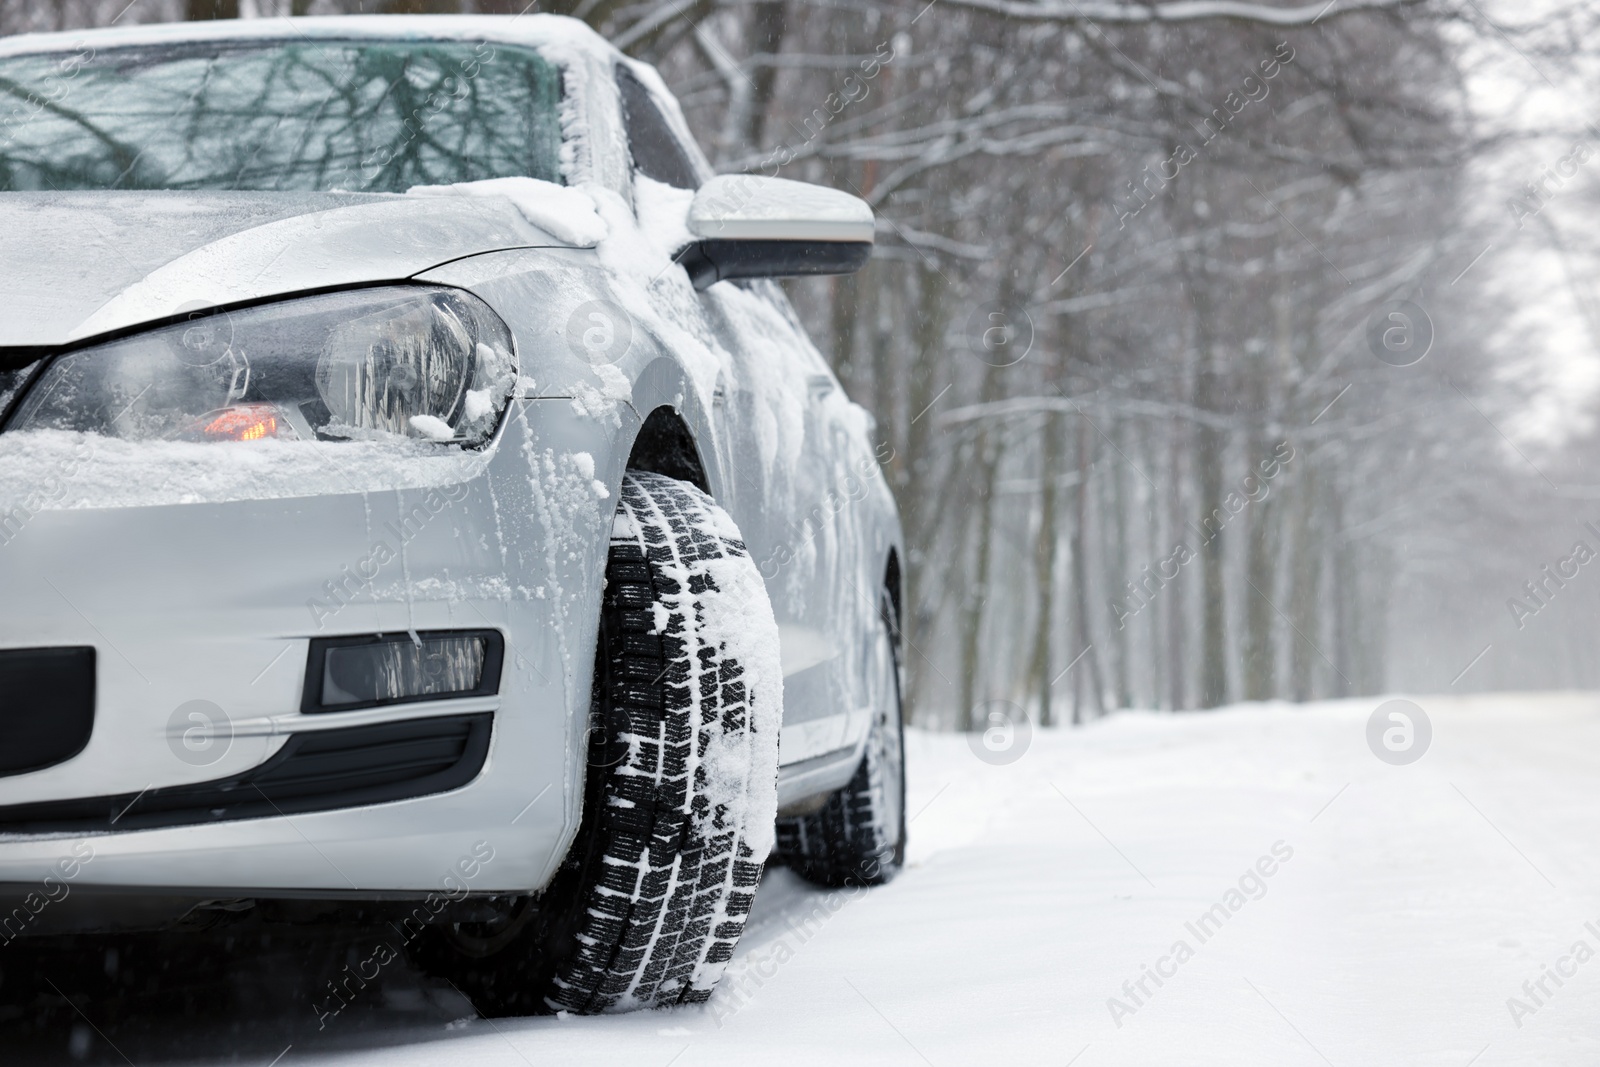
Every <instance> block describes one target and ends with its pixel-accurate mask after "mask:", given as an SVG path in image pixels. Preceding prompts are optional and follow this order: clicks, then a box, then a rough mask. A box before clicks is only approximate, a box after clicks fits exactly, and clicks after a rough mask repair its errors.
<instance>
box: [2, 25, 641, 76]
mask: <svg viewBox="0 0 1600 1067" xmlns="http://www.w3.org/2000/svg"><path fill="white" fill-rule="evenodd" d="M296 38H301V39H305V40H312V41H316V40H346V41H348V40H400V41H450V40H463V41H490V42H494V43H502V44H513V45H525V46H530V47H535V48H538V49H539V50H540V51H541V52H549V53H553V54H552V55H551V57H550V58H552V59H555V58H557V55H556V54H554V53H559V52H562V51H566V52H569V53H570V52H581V53H586V54H588V55H589V56H591V57H594V58H601V59H604V60H607V61H610V62H615V61H616V60H618V59H621V58H623V56H622V53H620V52H618V51H617V50H616V49H615V48H613V47H612V46H611V44H610V42H608V41H607V40H606V39H605V38H604V37H602V36H600V35H599V34H598V33H596V32H595V31H594V30H592V29H590V28H589V26H588V25H587V24H586V23H584V22H582V21H580V20H578V19H574V18H568V17H567V16H565V15H544V14H526V15H331V16H314V17H306V18H287V17H282V18H253V19H250V18H247V19H215V20H207V21H203V22H154V23H138V24H134V25H129V26H114V27H109V28H103V29H86V30H64V31H58V32H53V33H22V34H16V35H14V36H10V37H4V38H0V56H14V55H28V54H33V53H39V52H75V51H78V50H80V49H82V48H85V47H87V48H92V49H95V50H99V49H102V48H120V47H128V46H135V45H150V44H176V43H181V42H185V41H250V40H261V41H279V40H294V39H296ZM632 65H633V64H632V63H630V66H632Z"/></svg>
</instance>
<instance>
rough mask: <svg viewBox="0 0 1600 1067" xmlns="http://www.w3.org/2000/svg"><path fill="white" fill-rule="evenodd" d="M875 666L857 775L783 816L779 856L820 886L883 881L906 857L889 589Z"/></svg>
mask: <svg viewBox="0 0 1600 1067" xmlns="http://www.w3.org/2000/svg"><path fill="white" fill-rule="evenodd" d="M868 671H869V677H870V681H871V694H870V695H871V699H872V711H873V720H872V727H871V732H870V733H869V734H868V736H867V747H866V752H864V753H863V754H862V756H861V764H860V766H859V767H857V768H856V773H855V777H854V778H852V779H851V780H850V783H849V784H848V785H846V786H845V787H844V788H843V789H841V790H839V791H838V792H837V793H834V794H832V795H831V796H829V797H828V799H827V802H826V803H825V804H824V805H823V806H822V808H821V809H820V810H818V811H815V812H812V813H810V814H806V815H795V816H790V817H787V818H783V819H780V820H778V855H779V856H780V857H781V858H782V860H783V862H784V863H786V864H788V865H789V867H791V868H793V870H794V871H795V873H797V874H799V875H800V877H802V878H804V879H806V880H807V881H809V882H815V883H816V884H818V885H825V886H849V885H881V884H883V883H884V882H887V881H888V880H889V879H890V878H893V877H894V876H895V874H896V873H898V872H899V870H900V868H901V866H902V865H903V864H904V863H905V851H906V776H905V768H906V756H905V753H906V748H905V729H904V727H903V725H902V718H903V704H902V698H901V691H900V625H899V617H898V615H897V613H896V612H895V607H894V601H893V599H892V598H891V597H890V596H889V592H888V590H883V591H882V593H881V594H880V596H879V609H878V627H877V630H876V632H875V633H874V635H873V640H872V644H871V646H870V647H869V648H868Z"/></svg>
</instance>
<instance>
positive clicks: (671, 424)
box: [628, 404, 711, 495]
mask: <svg viewBox="0 0 1600 1067" xmlns="http://www.w3.org/2000/svg"><path fill="white" fill-rule="evenodd" d="M628 469H629V470H635V471H647V472H649V473H651V474H662V475H665V476H667V477H668V478H676V479H677V480H678V481H681V482H688V483H689V484H690V485H692V486H694V487H695V488H697V489H699V490H700V491H701V492H703V493H706V494H707V495H710V494H711V483H710V479H709V478H707V477H706V466H705V462H704V461H703V460H702V459H701V456H700V447H699V445H698V444H697V443H696V442H695V439H694V434H693V432H691V431H690V429H689V424H688V423H687V422H686V421H684V418H683V416H682V415H681V414H679V413H678V411H677V409H675V408H673V407H671V406H670V405H667V404H662V405H660V406H659V407H657V408H655V409H654V410H653V411H651V412H650V414H648V415H646V416H645V420H644V422H643V424H641V425H640V427H639V432H638V433H637V434H636V435H634V439H633V447H632V448H631V449H630V450H629V452H628Z"/></svg>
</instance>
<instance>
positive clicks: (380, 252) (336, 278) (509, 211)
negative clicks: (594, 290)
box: [0, 183, 592, 347]
mask: <svg viewBox="0 0 1600 1067" xmlns="http://www.w3.org/2000/svg"><path fill="white" fill-rule="evenodd" d="M540 184H544V183H540ZM550 190H552V191H556V190H559V191H560V192H562V193H566V192H569V190H565V189H561V187H560V186H550ZM522 199H523V200H528V199H530V194H528V193H527V192H526V191H524V192H523V195H522ZM530 217H533V213H532V212H531V210H529V209H527V208H526V207H524V208H523V209H521V210H519V208H518V206H517V205H516V204H514V203H513V202H512V201H511V200H508V199H506V198H505V197H504V196H492V197H487V196H481V195H479V196H472V195H461V196H443V197H413V196H393V195H368V194H355V193H214V192H71V193H4V194H0V292H3V293H4V294H5V310H6V312H7V313H6V314H5V315H0V347H6V346H34V345H59V344H67V343H71V342H74V341H79V340H83V339H86V338H90V337H94V336H97V335H99V334H104V333H108V332H111V331H114V330H121V329H126V328H128V327H132V326H138V325H140V324H142V323H145V322H151V321H154V320H158V319H164V318H167V317H169V316H172V315H178V314H182V313H184V312H186V311H190V310H196V309H200V308H204V307H209V306H214V305H222V304H232V303H239V302H242V301H248V300H257V299H261V298H264V297H271V296H278V295H283V294H288V293H294V292H304V291H307V290H312V289H321V288H331V287H336V286H341V285H359V284H366V283H371V282H381V281H401V280H404V279H406V278H409V277H411V276H413V275H415V274H419V273H421V272H422V271H425V270H427V269H429V268H430V267H434V266H437V265H438V264H440V263H444V262H447V261H449V260H453V259H459V258H461V257H463V256H469V255H474V254H477V253H480V252H490V251H496V250H499V249H504V248H516V247H538V246H559V245H568V244H575V243H580V242H576V241H573V240H569V238H570V237H572V236H573V231H574V227H572V226H558V227H556V228H557V229H560V230H562V232H561V233H559V234H557V233H552V232H551V231H550V230H548V229H544V228H541V227H539V226H536V225H534V224H533V223H532V222H530V221H529V218H530ZM589 243H592V242H589Z"/></svg>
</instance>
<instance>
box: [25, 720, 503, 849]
mask: <svg viewBox="0 0 1600 1067" xmlns="http://www.w3.org/2000/svg"><path fill="white" fill-rule="evenodd" d="M493 721H494V715H493V714H492V713H489V712H485V713H482V714H476V715H454V716H448V717H442V718H437V719H416V720H412V721H410V722H392V723H382V724H379V725H377V726H353V727H349V728H347V729H343V730H326V731H320V732H315V733H302V734H295V735H294V736H292V737H290V738H289V740H288V741H287V742H286V743H285V744H284V746H283V748H281V749H279V750H278V752H277V754H276V755H274V756H273V757H272V758H271V759H269V760H267V762H265V763H263V764H261V765H260V766H259V767H254V768H252V769H250V770H248V771H245V772H244V773H243V774H238V775H234V776H233V777H231V778H219V779H217V780H215V781H211V782H199V783H196V784H194V785H180V786H167V787H163V788H160V789H147V790H145V791H144V792H142V793H125V794H121V795H118V796H102V797H88V798H82V799H75V800H52V801H44V802H42V803H35V804H15V805H12V806H10V807H3V808H0V833H16V834H57V833H96V832H101V833H103V832H106V831H112V830H149V829H154V828H157V827H163V826H194V825H203V824H207V823H217V822H229V821H234V820H238V819H262V818H270V817H272V816H275V815H297V814H304V813H306V812H313V811H331V810H334V809H338V808H353V807H360V806H362V805H366V804H383V803H387V802H389V801H394V800H408V799H410V798H412V797H421V796H428V795H430V794H434V793H443V792H446V791H448V790H451V789H459V788H460V787H462V786H464V785H466V784H467V783H468V782H470V781H472V780H473V779H474V778H476V777H477V776H478V774H479V772H480V771H482V770H483V765H484V761H485V760H487V759H488V756H489V735H490V733H491V729H492V726H493Z"/></svg>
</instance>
